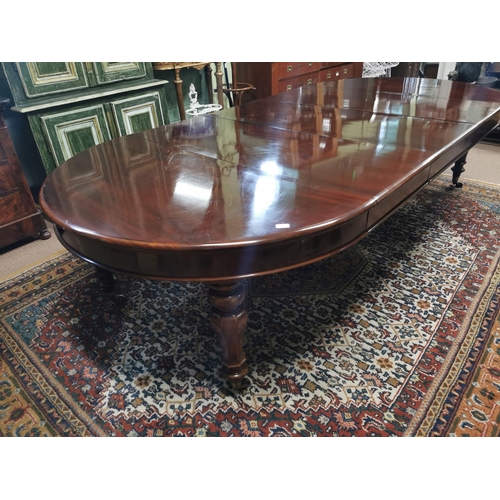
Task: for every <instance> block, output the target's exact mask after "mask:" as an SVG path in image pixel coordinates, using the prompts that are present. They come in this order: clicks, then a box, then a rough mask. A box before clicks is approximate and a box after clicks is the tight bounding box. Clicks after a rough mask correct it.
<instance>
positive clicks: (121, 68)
mask: <svg viewBox="0 0 500 500" xmlns="http://www.w3.org/2000/svg"><path fill="white" fill-rule="evenodd" d="M93 67H94V71H95V75H96V78H97V84H98V85H101V84H105V83H112V82H119V81H121V80H130V79H133V78H143V77H144V76H146V65H145V64H144V63H143V62H95V63H93Z"/></svg>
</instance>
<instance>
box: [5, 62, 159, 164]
mask: <svg viewBox="0 0 500 500" xmlns="http://www.w3.org/2000/svg"><path fill="white" fill-rule="evenodd" d="M2 65H3V68H4V72H5V76H6V77H7V81H8V84H9V87H10V90H11V92H12V96H13V98H14V104H15V106H14V107H13V108H12V110H13V111H16V112H19V113H23V114H25V115H26V116H27V117H28V120H29V124H30V127H31V130H32V133H33V137H34V139H35V142H36V145H37V148H38V151H39V153H40V157H41V159H42V162H43V165H44V167H45V171H46V172H47V173H48V172H51V171H52V170H54V168H56V167H57V166H58V165H60V164H61V163H63V162H64V161H66V160H68V159H69V158H71V157H72V156H74V155H76V154H77V153H80V152H81V151H83V150H85V149H87V148H89V147H90V146H94V145H96V144H100V143H102V142H105V141H108V140H110V139H113V138H116V137H121V136H124V135H128V134H131V133H135V132H141V131H143V130H146V129H151V128H155V127H159V126H161V125H165V124H166V123H168V113H167V102H166V94H165V84H166V83H167V82H166V81H165V80H161V79H155V78H154V76H153V68H152V66H151V63H149V62H93V63H90V62H7V63H5V62H4V63H2Z"/></svg>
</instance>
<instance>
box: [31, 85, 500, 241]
mask: <svg viewBox="0 0 500 500" xmlns="http://www.w3.org/2000/svg"><path fill="white" fill-rule="evenodd" d="M499 120H500V92H499V91H496V90H494V89H490V88H486V87H480V86H477V85H469V84H464V83H458V82H450V81H440V80H425V79H418V78H396V79H388V78H381V79H352V80H341V81H336V82H325V83H322V84H318V85H317V86H308V87H303V88H299V89H296V90H294V91H290V92H286V93H283V94H278V95H275V96H273V97H270V98H267V99H263V100H260V101H254V102H252V103H249V104H248V105H245V106H242V107H240V108H229V109H226V110H223V111H221V112H219V113H216V114H213V115H205V116H200V117H197V118H192V119H190V120H188V121H184V122H178V123H174V124H171V125H167V126H164V127H160V128H157V129H154V130H149V131H145V132H141V133H138V134H133V135H130V136H126V137H122V138H119V139H114V140H112V141H109V142H106V143H103V144H100V145H99V146H96V147H93V148H91V149H88V150H86V151H84V152H82V153H80V154H79V155H77V156H75V157H73V158H71V159H70V160H68V161H67V162H65V163H64V164H62V165H61V166H59V167H58V168H57V169H56V170H55V171H54V172H53V173H52V174H51V175H50V176H49V178H48V179H47V180H46V182H45V184H44V186H43V187H42V197H41V203H42V208H43V209H44V211H45V212H46V213H47V215H48V216H49V217H50V218H51V219H52V220H53V221H54V222H56V223H57V224H58V225H60V226H61V227H63V228H66V229H69V230H72V231H74V232H77V233H80V234H84V235H87V236H91V237H95V238H96V239H101V240H106V241H107V240H109V241H111V242H115V243H119V244H122V245H131V246H136V247H143V246H144V247H151V246H152V245H153V246H154V247H155V248H168V249H183V248H193V247H200V248H208V247H210V248H212V247H217V246H232V245H233V246H234V245H236V246H237V245H245V244H249V243H259V242H266V241H271V240H281V239H286V238H290V237H291V236H297V235H299V234H308V233H311V232H314V231H318V230H321V229H323V228H327V227H331V226H333V225H336V224H339V223H341V222H344V221H346V220H348V219H350V218H351V217H353V216H355V215H357V214H360V213H362V212H366V211H368V210H370V209H371V208H372V207H374V206H375V205H376V204H377V203H379V202H380V201H381V200H383V199H384V198H385V197H386V196H388V195H389V194H390V193H392V192H393V191H394V190H396V189H397V188H398V187H399V186H401V185H402V184H404V183H405V182H407V180H408V179H411V178H412V177H414V176H416V175H422V172H424V171H425V172H427V171H428V172H429V175H430V172H431V168H432V164H433V162H436V161H438V159H439V158H441V157H443V155H444V153H445V152H446V151H447V150H448V149H450V148H451V147H452V145H453V144H454V143H456V142H457V141H459V140H463V138H464V137H467V136H468V135H470V134H473V133H478V132H477V131H478V130H479V129H480V127H481V126H483V124H487V125H488V126H489V127H490V128H491V126H492V123H494V122H495V121H496V123H498V121H499ZM476 139H477V138H476ZM476 142H477V140H476Z"/></svg>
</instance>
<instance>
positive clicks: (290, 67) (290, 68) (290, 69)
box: [286, 64, 292, 73]
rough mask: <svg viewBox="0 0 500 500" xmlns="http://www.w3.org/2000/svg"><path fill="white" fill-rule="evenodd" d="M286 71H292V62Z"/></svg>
mask: <svg viewBox="0 0 500 500" xmlns="http://www.w3.org/2000/svg"><path fill="white" fill-rule="evenodd" d="M286 71H287V73H290V71H292V65H291V64H290V66H287V67H286Z"/></svg>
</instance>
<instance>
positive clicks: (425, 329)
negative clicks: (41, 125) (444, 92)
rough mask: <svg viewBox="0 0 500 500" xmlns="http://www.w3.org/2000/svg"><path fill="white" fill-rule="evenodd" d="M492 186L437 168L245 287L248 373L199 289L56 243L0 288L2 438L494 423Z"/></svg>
mask: <svg viewBox="0 0 500 500" xmlns="http://www.w3.org/2000/svg"><path fill="white" fill-rule="evenodd" d="M499 227H500V188H499V187H496V186H492V185H486V184H479V183H473V182H471V181H466V182H465V184H464V187H463V189H455V188H453V189H451V188H450V184H449V180H447V179H444V180H443V179H438V180H436V181H434V182H433V183H432V184H431V185H430V186H429V187H427V188H426V189H424V190H423V191H421V192H420V193H419V194H418V196H417V197H415V198H414V200H412V201H411V202H410V203H408V204H407V205H405V206H404V207H403V208H402V209H401V210H399V211H398V212H397V213H396V214H394V215H393V216H392V217H391V218H389V219H388V220H387V221H386V222H384V224H382V225H381V226H379V227H378V228H377V229H376V230H374V231H373V232H372V233H371V234H370V235H369V236H368V237H367V238H365V239H364V240H362V241H361V242H360V243H358V244H357V245H356V246H355V247H354V248H351V249H349V250H348V251H345V252H342V253H341V254H339V255H337V256H334V257H331V258H330V259H326V260H325V261H322V262H320V263H318V264H315V265H313V266H306V267H304V268H301V269H297V270H295V271H290V272H288V273H283V274H280V275H275V276H268V277H263V278H258V279H255V280H249V281H248V282H247V299H246V300H247V306H248V310H249V322H248V331H247V335H246V341H245V346H244V347H245V351H246V353H247V357H248V361H249V366H250V372H249V376H248V379H247V380H246V383H245V384H244V387H243V388H242V389H241V390H240V391H239V392H236V391H233V390H232V389H231V388H230V387H229V386H228V384H227V383H226V381H225V379H224V377H223V376H222V375H221V373H220V347H219V345H218V342H217V340H216V337H215V335H214V334H213V333H212V331H211V328H210V323H209V306H208V303H207V300H206V287H205V286H204V285H202V284H198V283H178V282H153V281H146V280H139V279H133V278H130V277H119V292H120V293H122V294H124V295H125V296H126V299H127V300H126V302H125V304H124V305H123V306H121V307H119V308H117V307H115V306H113V304H111V303H110V302H109V301H108V300H107V299H106V298H105V297H104V296H103V294H102V293H101V291H100V288H99V286H98V285H97V283H96V280H95V278H94V274H93V270H92V267H91V266H90V265H88V264H86V263H84V262H82V261H81V260H79V259H77V258H75V257H73V256H72V255H71V254H69V253H66V254H63V255H62V256H60V257H57V258H55V259H53V260H50V261H48V262H46V263H44V264H43V265H40V266H38V267H36V268H34V269H32V270H30V271H28V272H26V273H24V274H22V275H20V276H18V277H16V278H15V279H11V280H9V281H7V282H4V283H2V284H1V285H0V434H1V435H4V436H351V435H355V436H448V435H456V436H496V435H498V434H499V427H498V425H499V420H500V416H499V404H500V326H499V297H500V271H499V266H498V261H499V257H500V252H499V247H500V244H499V233H498V228H499Z"/></svg>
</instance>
